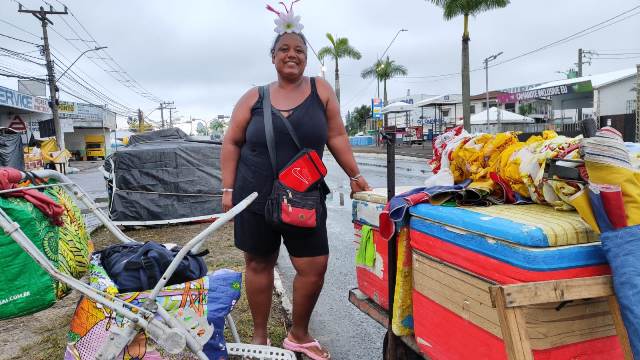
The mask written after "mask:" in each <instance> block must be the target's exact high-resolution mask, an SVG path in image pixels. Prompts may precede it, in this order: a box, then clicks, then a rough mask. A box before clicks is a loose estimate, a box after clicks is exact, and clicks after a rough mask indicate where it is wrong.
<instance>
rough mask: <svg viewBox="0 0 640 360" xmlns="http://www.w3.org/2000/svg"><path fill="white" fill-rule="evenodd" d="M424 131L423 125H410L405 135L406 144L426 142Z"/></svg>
mask: <svg viewBox="0 0 640 360" xmlns="http://www.w3.org/2000/svg"><path fill="white" fill-rule="evenodd" d="M423 133H424V131H423V129H422V126H410V127H407V128H406V132H405V134H404V136H403V139H402V140H403V142H404V143H406V144H410V145H412V144H418V145H420V144H422V143H423V142H424V137H423V136H424V135H423Z"/></svg>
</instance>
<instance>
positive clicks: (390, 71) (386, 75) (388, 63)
mask: <svg viewBox="0 0 640 360" xmlns="http://www.w3.org/2000/svg"><path fill="white" fill-rule="evenodd" d="M407 73H408V71H407V68H406V67H404V66H403V65H400V64H396V62H395V61H393V60H389V57H388V56H387V58H386V59H385V60H382V59H378V60H377V61H376V62H375V63H374V64H373V65H372V66H370V67H368V68H366V69H364V70H362V73H361V74H360V75H361V76H362V78H363V79H369V78H376V79H378V81H382V83H383V88H384V105H385V106H386V105H387V80H390V79H391V78H394V77H396V76H406V75H407ZM384 126H387V116H386V115H385V117H384Z"/></svg>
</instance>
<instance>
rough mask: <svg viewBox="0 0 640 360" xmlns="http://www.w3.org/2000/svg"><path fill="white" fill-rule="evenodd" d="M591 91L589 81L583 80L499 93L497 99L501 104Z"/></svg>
mask: <svg viewBox="0 0 640 360" xmlns="http://www.w3.org/2000/svg"><path fill="white" fill-rule="evenodd" d="M589 91H593V87H592V85H591V81H590V80H589V81H583V82H579V83H575V84H569V85H557V86H550V87H546V88H541V89H535V90H527V91H523V92H519V93H513V94H504V93H503V94H500V95H498V96H497V100H498V102H499V103H501V104H505V103H514V102H516V101H526V100H532V99H538V98H546V97H551V96H558V95H566V94H574V93H582V92H589Z"/></svg>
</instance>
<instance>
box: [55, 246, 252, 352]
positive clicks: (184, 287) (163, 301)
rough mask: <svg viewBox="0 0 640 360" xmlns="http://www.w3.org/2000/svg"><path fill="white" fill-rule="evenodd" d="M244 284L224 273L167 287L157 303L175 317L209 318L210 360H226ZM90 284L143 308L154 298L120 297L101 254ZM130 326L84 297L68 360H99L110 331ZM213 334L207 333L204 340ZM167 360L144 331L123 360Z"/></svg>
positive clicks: (94, 262) (75, 318) (94, 261)
mask: <svg viewBox="0 0 640 360" xmlns="http://www.w3.org/2000/svg"><path fill="white" fill-rule="evenodd" d="M241 281H242V274H241V273H238V272H235V271H231V270H225V269H222V270H218V271H216V272H214V273H212V274H209V275H207V276H205V277H203V278H201V279H198V280H194V281H190V282H187V283H183V284H177V285H171V286H167V287H165V288H163V289H162V290H161V291H160V293H159V295H158V298H157V299H156V302H157V303H158V304H159V305H161V306H162V307H163V308H164V309H165V310H167V311H168V312H169V313H170V314H171V315H172V316H176V315H178V316H180V314H183V316H189V314H195V315H197V316H204V315H206V319H207V322H208V323H209V325H211V326H212V331H213V333H212V334H211V337H210V338H209V340H208V342H207V343H206V344H205V346H204V349H203V351H204V352H205V354H207V356H208V357H209V358H210V359H226V358H227V351H226V343H225V339H224V325H225V316H226V315H227V314H228V313H229V312H230V311H231V309H232V308H233V305H235V303H236V301H237V300H238V299H239V298H240V287H241ZM89 284H90V285H91V286H92V287H93V288H95V289H97V290H100V291H103V292H106V293H108V294H112V295H115V296H116V297H118V298H119V299H121V300H125V301H127V302H129V303H132V304H134V305H138V306H141V305H142V304H143V303H144V302H145V301H146V300H147V299H148V298H149V295H150V291H145V292H134V293H122V294H120V293H118V290H117V288H116V286H115V284H114V283H113V281H112V280H111V279H110V278H109V276H108V275H107V273H106V271H105V270H104V268H103V267H102V266H100V257H99V254H94V255H93V256H92V259H91V263H90V265H89ZM127 322H128V320H127V319H124V318H122V317H121V316H117V315H116V314H115V313H114V312H113V311H112V310H111V309H109V308H107V307H105V306H103V305H101V304H99V303H96V302H94V301H93V300H91V299H89V298H86V297H82V298H81V299H80V301H79V302H78V305H77V307H76V311H75V313H74V315H73V318H72V319H71V328H70V330H69V333H68V345H67V349H66V352H65V357H64V359H65V360H85V359H86V360H89V359H95V357H96V355H97V354H98V352H99V350H100V349H101V348H102V346H103V345H104V344H105V342H106V341H107V338H108V336H109V331H110V328H111V327H113V326H117V327H120V328H124V327H125V326H126V324H127ZM207 335H209V334H207ZM207 335H205V334H204V333H203V336H207ZM164 358H165V357H164V356H162V355H161V354H160V352H159V351H158V350H156V348H155V345H154V344H153V341H152V340H151V339H150V338H148V337H147V335H146V334H145V333H144V332H143V331H141V332H140V333H139V334H138V335H137V337H136V338H135V339H134V340H133V342H132V343H131V344H130V345H129V346H127V347H126V348H125V349H124V351H123V352H121V353H120V355H119V356H118V357H117V359H122V360H128V359H138V360H145V359H149V360H158V359H164ZM171 358H173V357H171Z"/></svg>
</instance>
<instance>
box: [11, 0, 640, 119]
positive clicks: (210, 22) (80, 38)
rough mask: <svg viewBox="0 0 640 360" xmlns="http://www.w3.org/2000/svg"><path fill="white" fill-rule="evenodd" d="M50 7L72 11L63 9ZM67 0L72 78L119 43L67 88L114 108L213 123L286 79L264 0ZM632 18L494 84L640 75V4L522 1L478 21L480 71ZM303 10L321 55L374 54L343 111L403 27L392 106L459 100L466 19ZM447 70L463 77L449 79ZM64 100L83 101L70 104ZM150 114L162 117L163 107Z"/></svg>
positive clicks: (30, 68)
mask: <svg viewBox="0 0 640 360" xmlns="http://www.w3.org/2000/svg"><path fill="white" fill-rule="evenodd" d="M47 1H49V0H47ZM50 1H51V3H52V4H53V5H54V6H56V7H57V8H62V6H61V3H60V2H58V1H57V0H50ZM62 2H64V3H65V4H67V5H68V6H69V9H70V10H71V12H72V14H73V16H72V15H67V16H64V17H61V16H54V17H53V18H52V20H53V21H54V23H55V25H54V26H52V28H53V29H52V30H55V31H52V32H51V33H50V38H51V44H52V47H53V48H54V54H57V56H58V58H59V62H60V63H62V65H61V66H62V67H63V68H64V64H66V65H68V64H70V63H71V62H72V61H73V60H74V59H75V58H76V57H77V56H78V55H79V53H80V51H82V50H85V49H87V47H93V46H95V43H93V42H90V41H93V40H94V39H95V40H96V41H97V43H98V44H99V45H100V46H108V49H107V50H106V53H105V52H102V51H101V52H94V53H89V54H87V55H88V56H90V57H92V58H87V57H85V58H82V59H81V60H80V61H79V62H78V63H77V64H76V65H74V67H73V70H74V73H72V74H69V76H70V78H69V79H66V80H65V82H66V84H64V83H63V84H62V86H61V87H62V88H63V89H67V90H68V91H69V92H72V93H74V94H76V95H78V96H81V97H83V98H84V99H86V100H90V101H92V102H96V103H104V102H109V103H111V102H115V103H117V104H118V105H117V106H120V107H121V108H125V107H126V108H131V109H137V108H141V109H143V110H144V111H146V112H147V113H151V111H152V110H153V109H154V108H155V107H157V106H158V104H157V103H155V100H158V99H163V100H168V101H171V100H172V101H174V102H175V106H176V108H177V111H178V113H177V115H178V116H182V117H183V118H186V119H188V118H189V117H190V116H192V117H196V118H211V117H214V116H216V115H218V114H230V113H231V110H232V109H233V106H234V104H235V102H236V100H237V99H238V98H239V97H240V96H241V95H242V94H243V93H244V92H245V91H246V90H247V89H248V88H250V87H251V86H252V85H254V84H264V83H267V82H269V81H272V80H273V79H275V76H276V74H275V71H274V69H273V65H272V64H271V61H270V57H269V54H268V52H269V47H270V45H271V41H272V40H273V38H274V35H275V33H274V32H273V27H274V26H273V18H274V17H273V16H272V15H273V14H272V13H269V12H267V11H266V10H265V9H264V6H265V3H266V2H265V1H256V0H242V1H240V0H209V1H165V0H156V1H121V0H111V1H93V0H62ZM21 3H22V4H23V5H24V6H25V7H27V8H34V7H39V6H41V5H44V2H40V1H37V0H23V1H21ZM271 3H272V5H274V6H275V5H277V4H276V2H275V1H272V2H271ZM17 7H18V4H17V2H16V1H15V0H0V34H4V35H9V36H12V37H15V38H17V39H21V40H24V41H28V42H34V43H38V42H40V40H39V38H38V37H36V36H34V35H37V36H39V35H40V34H41V28H40V25H39V22H38V21H37V20H36V19H35V18H34V17H33V16H30V15H26V14H18V13H17V11H16V10H17ZM634 8H635V10H633V11H631V12H628V13H626V14H625V15H622V16H619V17H617V18H615V19H614V20H612V21H611V22H608V23H605V24H603V25H606V27H604V28H601V27H594V28H591V30H589V31H591V33H586V34H585V33H581V35H584V36H581V37H579V38H577V39H573V40H571V41H567V42H562V43H560V44H558V45H556V46H552V47H550V48H547V49H545V50H542V51H538V52H535V53H533V54H530V55H528V56H522V57H520V58H517V59H514V60H512V61H509V62H507V63H504V64H501V65H499V66H496V67H494V68H491V69H490V88H493V89H500V88H508V87H514V86H520V85H527V84H531V83H540V82H544V81H549V80H554V79H559V78H562V77H563V75H561V74H558V73H556V71H564V70H567V69H569V68H571V67H574V63H575V62H576V61H577V52H578V48H583V49H585V50H592V51H595V52H598V53H599V54H600V55H597V56H595V57H594V58H593V60H592V63H591V65H586V66H585V67H584V73H585V74H595V73H601V72H607V71H613V70H618V69H623V68H630V67H634V66H635V64H636V63H640V40H638V34H640V1H636V0H611V1H606V2H605V1H601V0H563V1H557V0H536V1H531V0H512V2H511V4H510V5H509V6H508V7H507V8H505V9H500V10H494V11H491V12H489V13H485V14H481V15H479V16H477V17H475V18H472V19H471V20H470V24H469V26H470V34H471V45H470V52H471V61H470V62H471V68H478V67H481V66H482V59H484V58H485V57H487V56H489V55H491V54H494V53H497V52H500V51H503V52H504V54H503V55H502V56H501V57H500V58H499V59H498V60H499V61H504V60H509V59H511V58H514V57H517V56H519V55H521V54H524V53H527V52H529V51H532V50H535V49H537V48H540V47H542V46H545V45H547V44H550V43H553V42H555V41H557V40H561V39H563V38H565V37H567V36H569V35H572V34H575V33H578V32H579V31H581V30H584V29H587V28H590V27H592V26H594V25H597V24H599V23H601V22H603V21H605V20H608V19H610V18H613V17H615V16H617V15H620V14H622V13H624V12H625V11H628V10H631V9H634ZM295 10H296V13H297V14H299V15H301V16H302V22H303V24H304V26H305V29H304V32H305V34H306V36H307V37H308V38H309V41H310V42H311V45H312V46H313V47H315V48H316V50H318V49H319V48H320V47H322V46H325V45H327V43H328V41H327V40H326V38H325V34H326V33H327V32H331V33H333V34H335V35H337V36H340V37H348V38H349V40H350V42H351V43H352V45H353V46H355V47H356V48H357V49H358V50H360V52H361V53H362V55H363V57H362V59H361V60H359V61H355V60H348V59H346V60H343V61H342V63H341V64H340V69H341V80H342V81H341V83H342V111H343V113H346V111H347V110H348V109H352V108H353V107H355V106H358V105H361V104H366V103H369V102H370V98H371V97H373V96H375V93H376V83H375V82H374V81H371V80H364V79H362V78H361V77H360V75H359V74H360V72H361V71H362V69H364V68H365V67H367V66H369V65H371V64H372V63H373V62H374V61H375V60H376V58H377V57H378V56H380V55H381V54H382V53H383V51H384V50H385V48H386V47H387V45H388V44H389V43H390V41H391V40H392V39H393V37H394V35H395V34H396V32H397V31H398V30H399V29H402V28H405V29H408V30H409V31H408V32H403V33H401V34H400V35H399V36H398V38H397V39H396V41H395V42H394V43H393V45H392V46H391V48H390V50H389V52H388V55H389V56H390V57H391V58H392V59H393V60H395V61H396V62H398V63H400V64H402V65H405V66H406V67H407V68H408V70H409V76H408V77H407V78H398V79H393V80H392V81H391V82H390V83H389V84H388V89H389V90H388V91H389V96H390V97H399V96H404V95H405V94H406V93H407V90H410V91H411V93H412V94H417V93H426V94H446V93H459V92H460V78H459V76H458V75H456V74H455V73H457V72H459V70H460V38H461V33H462V18H456V19H453V20H451V21H445V20H443V18H442V11H441V9H439V8H437V7H435V6H433V5H432V4H431V3H430V2H429V1H424V0H398V1H390V0H367V1H365V0H349V1H347V0H302V1H300V2H299V3H297V4H296V5H295ZM616 21H617V23H614V24H612V23H613V22H616ZM83 27H84V28H83ZM85 30H86V31H85ZM87 32H88V33H87ZM30 33H31V34H30ZM65 38H66V40H65ZM0 47H1V48H5V49H10V50H14V51H17V52H20V53H25V55H24V56H23V58H24V57H26V58H27V59H29V60H33V61H36V62H38V61H40V60H39V59H38V57H39V56H40V54H39V53H38V52H37V51H36V48H35V47H34V45H32V44H28V43H25V42H19V41H17V40H13V39H9V38H7V37H3V36H0ZM5 54H6V52H5ZM2 55H3V54H2V53H0V72H2V70H3V69H5V70H6V69H7V68H10V69H12V70H13V71H15V72H17V73H20V74H29V75H30V76H42V75H43V74H44V68H42V67H41V66H39V65H37V64H34V63H32V62H28V61H24V60H15V59H12V58H11V57H8V56H2ZM109 57H111V58H112V59H114V60H115V62H116V63H114V62H113V61H112V60H111V59H110V58H109ZM3 67H4V68H3ZM320 67H321V66H320V63H319V62H318V61H317V60H316V59H314V57H313V55H312V53H311V52H310V54H309V62H308V67H307V74H308V75H317V74H318V73H319V72H320ZM326 68H327V73H326V77H327V79H328V80H329V81H330V82H332V83H333V69H334V64H333V62H332V61H327V63H326ZM123 71H126V74H123ZM60 72H61V71H60V70H58V74H59V73H60ZM442 74H453V75H450V76H443V77H439V76H438V75H442ZM65 77H67V76H66V75H65ZM74 79H75V81H74ZM79 84H82V85H84V87H83V86H81V85H79ZM0 85H3V86H8V87H10V88H16V87H17V85H16V80H15V79H8V78H5V77H2V76H0ZM484 87H485V82H484V71H475V72H473V73H472V76H471V90H472V93H481V92H483V91H484ZM87 88H88V89H87ZM146 92H148V94H145V95H144V96H141V95H140V94H141V93H146ZM62 97H63V99H67V100H74V99H73V98H72V97H71V96H70V95H68V94H64V95H63V96H62ZM106 97H108V99H107V100H105V99H106ZM150 117H151V118H153V119H159V111H155V112H153V113H151V115H150Z"/></svg>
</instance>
